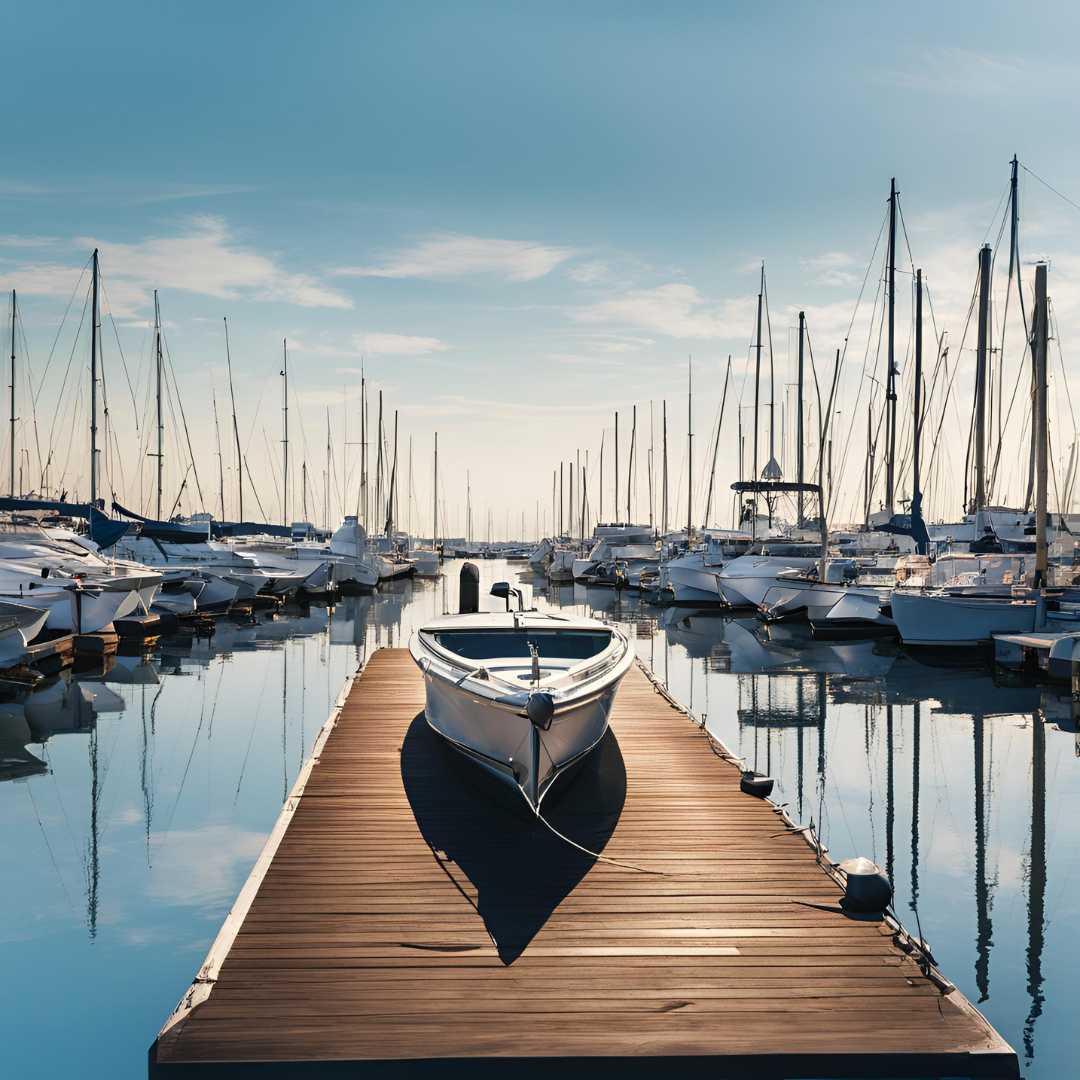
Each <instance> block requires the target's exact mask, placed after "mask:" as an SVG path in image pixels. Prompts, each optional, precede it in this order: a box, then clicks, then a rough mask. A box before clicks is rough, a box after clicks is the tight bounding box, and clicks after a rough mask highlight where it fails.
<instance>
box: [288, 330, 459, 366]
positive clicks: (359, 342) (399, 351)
mask: <svg viewBox="0 0 1080 1080" xmlns="http://www.w3.org/2000/svg"><path fill="white" fill-rule="evenodd" d="M289 347H290V348H291V349H292V350H294V351H295V352H302V353H307V354H309V355H311V356H328V357H338V358H340V359H343V360H344V359H350V360H351V359H354V358H357V357H361V356H427V355H429V354H430V353H435V352H443V351H445V350H446V349H448V348H450V346H449V345H447V344H446V342H445V341H440V340H439V338H436V337H423V336H421V335H418V334H391V333H385V332H379V331H369V332H368V333H364V334H353V336H352V339H351V340H350V341H349V343H348V344H347V345H335V344H334V343H333V342H329V341H321V340H316V341H307V340H302V339H296V338H292V337H290V338H289ZM336 370H337V371H338V373H339V374H352V373H355V374H357V375H359V374H360V369H359V368H352V367H347V368H337V369H336Z"/></svg>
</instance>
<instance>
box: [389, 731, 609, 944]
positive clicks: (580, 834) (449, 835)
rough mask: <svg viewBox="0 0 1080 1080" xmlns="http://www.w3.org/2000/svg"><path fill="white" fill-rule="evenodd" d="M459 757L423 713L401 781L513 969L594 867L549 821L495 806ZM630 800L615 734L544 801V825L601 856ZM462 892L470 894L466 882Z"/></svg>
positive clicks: (424, 830)
mask: <svg viewBox="0 0 1080 1080" xmlns="http://www.w3.org/2000/svg"><path fill="white" fill-rule="evenodd" d="M465 769H466V766H465V763H464V762H463V761H462V760H461V758H460V755H458V754H456V753H454V751H452V750H450V749H449V748H447V747H446V746H445V745H444V744H443V743H442V741H441V740H440V739H438V738H437V736H435V735H434V733H433V732H432V731H431V729H430V728H429V727H428V724H427V721H426V720H425V719H424V714H423V713H420V714H418V715H417V717H416V718H415V719H414V720H413V722H412V724H410V726H409V730H408V732H407V734H406V736H405V741H404V742H403V744H402V747H401V779H402V782H403V783H404V785H405V793H406V795H407V796H408V799H409V805H410V806H411V807H412V811H413V815H414V816H415V818H416V824H417V825H418V826H419V828H420V832H421V834H422V835H423V837H424V839H425V840H426V841H427V843H428V844H429V845H430V846H431V848H432V851H433V852H435V853H436V857H437V858H439V859H440V861H441V862H443V863H444V865H445V866H446V869H447V872H448V874H450V876H451V877H453V878H454V879H455V881H456V882H457V883H458V885H459V888H461V887H462V886H461V883H460V881H459V880H458V878H459V875H457V874H455V873H453V870H452V868H451V867H449V866H448V865H446V864H448V863H454V864H456V866H457V867H459V868H460V871H461V873H463V874H464V875H465V877H466V878H468V882H469V883H471V885H472V887H473V889H475V899H473V898H472V897H470V901H471V902H472V903H473V905H474V906H475V908H476V911H477V914H479V916H480V917H481V918H482V919H483V921H484V927H485V928H486V930H487V932H488V933H489V934H490V935H491V937H492V939H493V940H494V942H495V944H496V947H497V949H498V953H499V958H500V959H501V960H502V962H503V963H504V964H512V963H513V962H514V961H515V960H517V958H518V957H519V956H520V955H521V954H522V953H523V952H524V951H525V948H526V947H527V946H528V944H529V942H530V941H532V939H533V938H534V937H535V936H536V934H537V932H538V931H539V930H540V929H541V927H543V926H544V924H545V923H546V922H547V920H548V918H549V917H550V916H551V914H552V912H553V911H554V910H555V909H556V908H557V907H558V906H559V904H560V903H561V902H562V901H563V900H564V899H565V898H566V897H567V896H568V895H569V894H570V892H571V891H572V890H573V889H574V887H575V886H576V885H577V884H578V882H580V881H581V879H582V878H583V877H584V876H585V875H586V873H588V871H589V868H590V867H591V866H592V865H593V864H594V863H595V862H596V859H595V858H594V857H593V855H590V854H587V853H586V852H584V851H580V850H578V849H577V848H575V847H573V846H572V845H571V844H569V843H567V842H566V840H563V839H560V838H559V837H558V836H556V835H555V834H554V833H553V832H552V831H551V829H549V828H547V827H546V826H545V825H544V824H543V822H541V821H536V820H535V819H530V817H527V816H525V815H526V814H529V815H531V810H529V808H528V806H527V804H526V803H525V799H524V796H523V797H522V812H521V813H515V812H513V811H512V810H510V809H508V808H507V807H506V806H504V805H503V804H502V803H500V802H496V801H495V800H494V799H493V798H492V797H491V796H490V794H488V793H487V791H486V790H481V789H480V787H478V786H477V785H476V784H474V783H472V782H471V772H468V773H467V772H466V771H465ZM625 800H626V767H625V765H624V764H623V757H622V752H621V751H620V749H619V743H618V740H617V739H616V738H615V736H614V734H613V733H612V732H611V730H610V729H609V730H608V731H607V732H606V733H605V735H604V737H603V738H602V739H601V740H600V742H599V743H598V744H597V746H596V748H595V749H594V750H593V751H592V752H591V753H590V754H589V755H588V757H587V758H586V759H585V760H584V763H583V765H582V767H581V769H580V771H579V772H578V773H577V775H576V776H574V777H570V778H565V777H564V778H563V779H561V780H560V781H559V783H558V784H557V785H556V787H555V788H553V789H552V791H551V793H550V795H549V796H548V797H547V798H545V800H544V803H543V813H544V817H545V819H546V820H547V821H549V822H550V823H551V825H552V826H553V827H554V828H555V829H557V830H558V831H559V832H560V833H562V834H563V835H564V836H565V837H568V838H569V839H571V840H573V841H574V843H577V844H580V845H581V846H582V847H583V848H587V849H588V850H589V851H590V852H595V853H600V852H602V851H603V850H604V846H605V845H606V844H607V842H608V839H609V838H610V837H611V834H612V832H614V830H615V825H616V824H617V822H618V820H619V816H620V814H621V813H622V808H623V803H624V802H625ZM462 891H463V892H464V893H465V894H466V895H469V889H468V886H467V884H466V885H465V886H464V887H463V888H462Z"/></svg>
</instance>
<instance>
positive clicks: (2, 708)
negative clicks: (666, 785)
mask: <svg viewBox="0 0 1080 1080" xmlns="http://www.w3.org/2000/svg"><path fill="white" fill-rule="evenodd" d="M480 569H481V576H482V581H483V583H484V584H485V586H486V585H487V584H489V583H490V582H491V581H494V580H499V579H504V578H509V579H510V580H511V581H513V580H514V578H515V577H516V575H517V570H516V569H515V567H514V566H510V567H507V565H506V564H504V563H499V562H488V563H481V564H480ZM449 570H450V575H451V576H449V577H448V578H444V579H442V580H441V581H440V582H426V583H422V582H415V583H403V584H400V585H398V586H396V587H394V588H393V590H391V591H384V592H381V593H380V594H378V595H377V596H374V597H363V598H357V599H350V600H347V601H345V602H343V603H342V604H340V605H338V606H337V607H336V608H335V609H333V610H332V611H328V610H327V609H326V608H317V607H313V608H311V609H310V610H308V609H304V610H300V609H297V610H295V611H293V612H292V613H290V614H288V615H286V616H284V617H282V618H278V619H274V620H260V622H261V625H259V626H255V627H237V626H235V625H233V624H231V623H229V622H227V621H222V622H219V623H218V625H217V632H216V633H215V635H214V636H213V637H212V638H209V639H204V640H199V641H195V640H190V639H189V640H185V641H177V642H171V643H168V644H162V645H161V646H160V647H159V648H158V649H156V650H155V651H154V652H153V653H152V654H151V655H149V656H146V657H141V656H136V657H118V658H117V662H116V664H115V666H113V667H112V668H111V669H110V670H108V671H106V672H102V671H100V670H98V671H97V672H87V673H84V674H82V675H78V676H74V677H72V678H70V679H67V678H64V679H60V680H54V681H52V682H51V683H46V684H44V685H42V686H41V687H39V688H38V689H37V690H35V691H34V692H33V693H32V694H30V695H26V694H25V693H16V692H14V689H12V690H11V691H10V692H8V693H6V694H5V693H2V692H0V699H4V698H6V700H0V870H2V873H0V881H2V883H3V885H2V894H0V896H2V902H0V956H2V958H3V971H4V974H5V978H4V979H3V981H2V984H0V986H2V988H0V1039H2V1047H3V1049H2V1050H0V1053H2V1054H3V1057H2V1059H0V1061H2V1065H0V1070H2V1072H3V1074H4V1075H10V1076H18V1077H21V1076H30V1075H33V1076H38V1077H52V1076H72V1075H77V1076H81V1077H98V1076H100V1077H129V1076H130V1077H136V1076H145V1074H146V1051H147V1048H148V1046H149V1045H150V1043H151V1042H152V1041H153V1039H154V1037H155V1035H156V1033H157V1031H158V1029H159V1028H160V1026H161V1024H162V1023H163V1021H164V1020H165V1018H166V1016H167V1015H168V1013H169V1012H170V1011H171V1010H172V1008H173V1006H174V1005H175V1004H176V1002H177V1000H178V999H179V997H180V995H181V994H182V993H183V992H184V991H185V990H186V988H187V987H188V985H189V983H190V981H191V979H192V977H193V975H194V974H195V973H196V971H197V969H198V967H199V964H200V962H201V961H202V959H203V957H204V955H205V953H206V950H207V948H208V947H209V945H210V943H211V941H212V940H213V938H214V936H215V935H216V933H217V930H218V927H219V926H220V924H221V922H222V920H223V919H224V917H225V915H226V914H227V912H228V910H229V908H230V906H231V904H232V901H233V899H234V898H235V896H236V894H237V892H238V891H239V889H240V887H241V885H242V884H243V882H244V879H245V878H246V877H247V874H248V872H249V871H250V869H251V865H252V863H253V862H254V860H255V857H256V855H257V854H258V852H259V850H260V849H261V847H262V844H263V842H264V840H265V838H266V835H267V834H268V832H269V830H270V828H271V827H272V825H273V823H274V820H275V819H276V817H277V815H278V812H279V810H280V808H281V803H282V799H283V796H284V794H285V793H286V792H287V790H288V789H289V787H290V786H291V785H292V783H293V781H294V779H295V777H296V774H297V772H298V770H299V768H300V766H301V765H302V763H303V761H304V759H305V757H306V755H307V754H308V753H309V751H310V748H311V743H312V740H313V738H314V736H315V734H316V732H317V731H318V728H319V727H320V725H321V724H322V723H323V721H324V720H325V718H326V716H327V714H328V713H329V711H330V708H331V706H332V704H333V700H334V698H335V697H336V696H337V694H338V691H339V690H340V688H341V685H342V683H343V682H344V680H345V678H346V676H347V675H348V674H350V673H351V672H352V671H354V670H355V669H356V667H357V665H358V664H359V663H361V662H362V661H363V659H364V657H365V656H366V655H368V654H369V653H370V652H371V651H372V650H373V649H375V648H379V647H381V646H384V645H402V644H405V643H406V642H407V640H408V635H409V633H411V631H412V629H413V628H414V627H415V626H416V625H418V624H420V623H422V622H423V621H424V620H425V619H427V618H429V617H431V616H432V615H434V614H441V613H442V612H443V611H444V610H447V609H448V608H452V607H453V603H454V601H455V600H456V590H457V583H456V570H457V567H456V566H455V565H454V564H450V566H449ZM530 580H531V579H530V578H529V577H527V576H525V577H524V578H523V581H526V582H528V581H530ZM485 591H486V590H485ZM536 600H537V604H538V606H540V607H548V606H557V607H563V608H576V609H577V610H581V611H585V612H595V611H606V612H607V613H608V616H609V617H611V618H614V619H618V620H619V621H621V622H625V623H626V624H627V625H628V627H629V628H630V630H631V632H632V634H633V636H634V639H635V641H636V646H637V650H638V653H639V655H640V656H641V657H642V658H643V659H644V660H645V661H646V662H647V663H649V664H651V665H652V667H653V669H654V670H655V671H656V672H657V674H658V675H660V676H661V677H662V678H663V679H665V680H666V681H667V683H668V685H669V686H670V688H671V690H672V692H673V693H674V694H675V695H676V696H677V697H678V698H679V699H680V700H681V701H683V702H684V703H685V704H687V705H688V706H689V707H690V708H691V709H692V710H693V711H694V712H695V714H698V715H700V714H702V713H705V714H706V715H707V723H708V726H709V727H710V729H712V730H713V731H714V732H715V733H716V734H717V735H718V736H719V737H720V738H722V739H723V740H724V742H725V743H727V745H728V746H729V747H730V748H731V749H732V750H734V751H736V752H737V753H740V754H742V755H744V756H745V757H746V759H747V760H748V761H749V762H750V763H751V764H755V763H756V765H757V767H758V768H759V769H760V770H761V771H763V772H769V773H770V774H771V775H773V776H775V777H777V779H778V791H777V793H776V795H775V798H777V800H778V801H779V802H784V803H786V804H787V807H788V811H789V812H790V814H791V816H792V817H793V818H795V819H796V820H799V821H801V822H804V823H808V822H810V821H813V823H814V824H815V826H817V827H818V829H819V831H820V833H821V835H822V837H823V839H824V841H825V843H826V844H827V845H828V847H829V848H830V850H831V853H832V854H833V855H834V856H835V857H836V858H846V857H847V856H849V855H853V854H856V853H857V854H861V855H867V856H869V857H870V858H873V859H874V860H875V861H877V862H878V863H880V864H881V865H882V866H884V867H886V868H887V869H888V870H889V872H890V874H891V877H892V879H893V881H894V884H895V888H896V902H895V907H896V910H897V911H898V913H899V914H900V915H901V918H902V919H903V920H904V921H905V923H907V924H908V925H909V927H910V928H911V929H913V930H915V929H917V926H919V925H921V928H922V932H923V935H924V936H925V937H926V938H927V939H928V940H929V942H930V944H931V946H932V947H933V949H934V952H935V954H936V956H937V958H938V960H939V963H940V966H941V967H942V970H943V971H944V972H945V974H946V975H947V976H948V977H949V978H950V979H952V980H953V981H954V982H955V983H956V984H957V985H958V986H959V987H960V989H961V990H962V991H963V992H964V993H965V994H966V995H967V996H968V997H969V998H970V1000H972V1001H973V1002H977V1003H978V1004H979V1007H980V1008H981V1009H982V1011H983V1012H984V1013H985V1014H986V1016H987V1017H988V1018H989V1019H990V1021H991V1022H992V1023H993V1024H994V1025H995V1027H997V1029H998V1030H999V1031H1000V1032H1001V1033H1002V1035H1003V1036H1004V1037H1005V1038H1006V1039H1008V1040H1009V1041H1010V1042H1011V1043H1012V1045H1013V1046H1014V1047H1015V1048H1016V1049H1017V1051H1018V1052H1019V1053H1020V1055H1021V1060H1022V1062H1023V1064H1024V1067H1025V1072H1026V1074H1027V1075H1029V1076H1033V1077H1047V1078H1048V1077H1060V1076H1065V1075H1069V1074H1071V1072H1072V1065H1073V1058H1074V1055H1075V1052H1076V1049H1077V1046H1078V1039H1077V1037H1076V1034H1075V1031H1076V1025H1075V1022H1074V1021H1073V1020H1072V1017H1071V1015H1070V1013H1071V1008H1070V1006H1071V1003H1072V1000H1073V995H1072V994H1071V993H1070V991H1071V989H1072V988H1071V985H1070V981H1071V977H1072V974H1073V973H1074V972H1075V971H1076V970H1078V969H1080V945H1078V944H1077V942H1076V939H1075V935H1074V934H1073V933H1072V923H1073V922H1075V921H1076V919H1077V916H1078V914H1080V900H1078V899H1077V893H1078V887H1080V869H1078V868H1077V867H1076V862H1077V853H1078V851H1080V780H1078V777H1080V760H1078V757H1077V752H1078V751H1077V745H1078V744H1077V736H1076V733H1075V732H1076V725H1075V723H1074V721H1073V710H1072V702H1071V698H1069V697H1068V696H1067V695H1062V694H1059V693H1057V692H1055V691H1048V690H1046V689H1039V688H1019V687H1017V688H1011V687H999V686H995V685H994V682H993V680H992V679H991V678H990V677H989V676H988V675H986V674H984V673H983V672H981V671H979V670H977V669H965V670H957V669H949V668H934V667H929V666H925V665H924V664H920V663H917V662H916V661H914V660H912V659H909V658H907V657H903V656H897V655H896V650H895V649H890V648H889V647H888V646H886V645H876V644H874V643H872V642H849V643H843V644H835V645H830V644H825V643H822V642H815V641H813V640H809V639H808V638H807V637H806V634H805V632H802V633H800V632H799V631H797V630H791V629H789V630H783V631H777V630H776V629H775V628H773V629H772V630H771V631H767V630H765V629H763V628H762V627H760V626H758V625H757V624H755V623H754V622H752V621H731V620H727V619H723V618H721V617H719V616H718V615H715V614H707V613H694V612H690V611H688V610H686V609H673V610H670V611H666V612H665V611H663V610H660V609H644V610H639V609H638V607H637V605H636V603H634V602H632V601H631V602H628V601H625V600H624V601H621V602H617V601H616V599H615V597H614V595H613V594H612V593H611V592H610V591H605V590H593V589H589V590H585V589H583V588H582V587H581V586H577V587H576V588H575V587H562V588H552V589H543V590H542V591H541V590H538V592H537V595H536ZM491 603H492V605H494V604H495V603H497V602H496V601H494V600H492V601H491ZM913 1038H915V1039H917V1038H918V1034H917V1033H913Z"/></svg>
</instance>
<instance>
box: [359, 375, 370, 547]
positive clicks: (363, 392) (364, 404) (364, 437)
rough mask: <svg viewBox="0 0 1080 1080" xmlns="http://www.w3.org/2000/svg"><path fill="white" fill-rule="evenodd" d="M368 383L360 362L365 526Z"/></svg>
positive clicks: (364, 514)
mask: <svg viewBox="0 0 1080 1080" xmlns="http://www.w3.org/2000/svg"><path fill="white" fill-rule="evenodd" d="M366 414H367V385H366V383H365V381H364V365H363V363H361V364H360V505H361V507H362V508H363V509H362V520H363V523H364V528H365V529H366V528H367V527H368V505H367V416H366Z"/></svg>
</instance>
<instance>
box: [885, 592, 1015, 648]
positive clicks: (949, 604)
mask: <svg viewBox="0 0 1080 1080" xmlns="http://www.w3.org/2000/svg"><path fill="white" fill-rule="evenodd" d="M891 608H892V617H893V621H894V622H895V623H896V627H897V629H898V630H899V632H900V637H901V639H902V640H903V642H904V644H905V645H942V646H950V645H951V646H971V645H980V644H982V643H983V642H985V641H990V639H991V637H992V636H993V635H994V634H1010V633H1030V631H1031V630H1032V629H1033V628H1034V626H1035V601H1034V600H1012V599H1005V598H1002V597H987V598H985V599H977V598H974V597H960V596H943V595H939V594H925V593H915V592H911V593H906V592H904V591H903V590H901V589H898V590H896V592H894V593H893V595H892V601H891Z"/></svg>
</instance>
